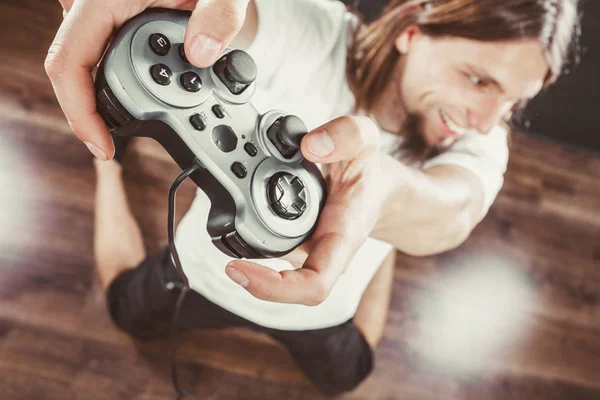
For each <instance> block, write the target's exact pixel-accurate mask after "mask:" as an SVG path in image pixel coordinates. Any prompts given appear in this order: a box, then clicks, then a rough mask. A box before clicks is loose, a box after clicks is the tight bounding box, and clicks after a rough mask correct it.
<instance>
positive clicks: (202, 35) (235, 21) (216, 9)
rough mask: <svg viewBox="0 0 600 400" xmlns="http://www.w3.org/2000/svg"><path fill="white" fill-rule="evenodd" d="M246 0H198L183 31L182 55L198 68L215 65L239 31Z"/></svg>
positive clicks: (246, 3)
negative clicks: (183, 45) (185, 29)
mask: <svg viewBox="0 0 600 400" xmlns="http://www.w3.org/2000/svg"><path fill="white" fill-rule="evenodd" d="M248 2H249V0H199V1H198V3H196V8H195V9H194V11H193V12H192V15H191V17H190V20H189V23H188V27H187V31H186V33H185V39H184V42H185V54H186V57H187V58H188V60H190V62H191V63H192V64H194V65H196V66H197V67H200V68H206V67H209V66H211V65H212V64H214V62H215V61H216V60H217V57H219V56H220V55H221V53H222V52H223V51H224V50H225V49H226V48H227V46H228V45H229V43H230V42H231V41H232V40H233V38H234V37H235V35H237V33H238V32H239V30H240V29H241V28H242V25H243V24H244V20H245V19H246V9H247V8H248Z"/></svg>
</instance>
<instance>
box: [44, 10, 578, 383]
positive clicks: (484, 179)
mask: <svg viewBox="0 0 600 400" xmlns="http://www.w3.org/2000/svg"><path fill="white" fill-rule="evenodd" d="M62 4H63V6H64V8H65V10H66V11H67V15H66V19H65V21H64V23H63V25H62V26H61V28H60V30H59V32H58V34H57V38H56V39H55V42H54V44H53V46H52V47H51V49H50V53H49V56H48V58H47V63H46V67H47V71H48V74H49V76H50V77H51V80H52V82H53V85H54V87H55V90H56V93H57V96H58V98H59V101H60V103H61V106H62V107H63V109H64V111H65V114H66V115H67V119H68V120H69V122H70V124H71V127H72V128H73V130H74V131H75V133H76V134H77V135H78V136H79V137H80V138H81V139H82V140H83V141H85V142H86V144H87V145H88V147H89V148H90V150H91V151H92V152H93V153H94V155H96V157H97V158H98V159H101V160H106V159H108V158H110V157H108V156H107V155H108V154H112V153H113V147H112V144H111V141H110V136H109V135H108V133H107V132H106V129H105V128H104V125H103V123H102V120H101V119H100V117H99V116H98V115H97V114H96V113H95V105H94V101H93V92H92V84H91V77H90V75H89V69H90V67H92V66H93V65H95V63H97V61H98V60H99V58H100V56H101V54H102V52H103V50H104V43H98V40H97V39H98V37H104V38H108V36H109V35H110V33H111V32H112V30H113V28H114V27H115V26H119V25H120V24H122V22H124V21H125V20H126V19H128V18H130V17H132V16H134V15H136V14H137V13H139V12H141V11H142V10H143V9H144V8H146V7H147V6H148V5H149V4H152V5H153V6H169V7H176V8H182V9H193V10H194V11H193V14H192V17H191V19H190V24H189V26H188V30H187V33H186V39H185V50H186V54H187V56H188V58H189V59H190V60H191V61H192V62H193V63H195V64H196V65H198V66H207V65H210V64H211V63H212V62H213V61H214V60H215V58H216V57H218V55H219V54H220V53H221V52H222V51H223V49H224V48H225V46H226V45H227V44H228V43H229V42H230V41H231V40H233V42H232V43H233V45H234V46H235V47H238V48H243V49H246V50H247V51H248V52H249V53H250V54H251V55H252V56H253V57H254V59H255V61H256V63H257V66H258V72H259V75H258V80H257V82H258V85H259V90H258V91H257V93H256V95H255V96H254V98H253V104H254V105H255V106H256V107H257V108H258V109H259V111H262V112H264V111H266V110H268V109H272V108H280V109H284V110H286V111H288V112H290V113H293V114H295V115H298V116H299V117H301V118H302V119H303V120H304V121H305V122H306V123H307V125H308V127H309V129H312V131H311V132H310V133H309V134H308V135H307V136H306V137H305V138H304V139H303V141H302V147H301V150H302V153H303V155H304V156H305V157H306V158H307V159H309V160H310V161H313V162H316V163H319V164H322V165H323V166H324V171H325V172H326V173H327V180H328V200H327V204H326V206H325V209H324V210H323V213H322V216H321V218H320V220H319V223H318V226H317V229H316V231H315V233H314V234H313V236H312V238H311V239H310V240H308V241H307V242H306V243H304V244H303V245H302V246H300V247H299V248H298V249H297V250H295V251H294V252H292V253H290V254H289V255H288V256H286V257H284V258H283V259H271V260H243V261H242V260H231V258H229V257H227V256H225V255H224V254H222V253H220V252H219V251H218V250H217V249H216V248H214V247H213V246H212V244H211V243H210V238H209V237H208V234H207V232H206V229H205V226H206V218H207V214H208V210H209V208H210V204H209V202H208V199H207V197H206V196H205V195H204V193H202V192H201V191H199V192H198V194H197V197H196V199H195V201H194V204H193V205H192V207H191V209H190V210H189V212H188V214H187V215H186V216H185V218H184V219H183V220H182V222H181V223H180V226H179V228H178V231H177V238H176V244H177V248H178V250H179V253H180V259H181V261H182V265H183V268H184V270H185V272H186V275H187V276H188V278H189V280H190V285H191V287H192V289H193V290H194V291H193V292H192V293H191V295H190V298H189V299H188V300H187V302H186V303H185V306H184V307H183V310H182V322H181V324H182V325H183V326H184V327H185V328H187V329H206V328H225V327H232V326H246V327H250V328H253V329H257V330H260V331H263V332H265V333H267V334H269V335H270V336H272V337H273V338H275V339H276V340H278V341H280V342H281V343H282V344H283V345H284V346H285V347H286V348H287V349H288V350H289V351H290V353H291V354H292V356H293V357H294V358H295V359H296V361H297V362H298V364H299V366H300V368H301V369H302V370H303V371H304V372H305V374H306V375H307V377H308V378H309V379H310V380H311V381H312V382H313V383H314V384H315V385H316V386H317V387H318V388H319V389H320V390H321V391H323V392H326V393H339V392H342V391H345V390H351V389H352V388H354V387H355V386H356V385H357V384H358V383H360V382H361V381H362V380H363V379H364V378H365V377H366V376H367V375H368V374H369V372H370V371H371V369H372V351H373V349H374V348H375V346H376V345H377V343H378V341H379V340H380V338H381V336H382V333H383V327H384V326H385V322H386V317H387V308H388V304H389V297H390V293H391V281H392V274H393V265H394V258H393V250H394V249H397V250H400V251H403V252H406V253H409V254H412V255H428V254H434V253H438V252H442V251H445V250H448V249H451V248H454V247H456V246H458V245H459V244H460V243H462V242H463V241H464V240H465V239H466V237H468V235H469V233H470V232H471V230H472V229H473V227H474V226H475V225H476V224H477V223H478V222H479V221H481V219H482V218H483V217H484V216H485V214H486V212H487V210H488V208H489V207H490V205H491V204H492V202H493V201H494V199H495V197H496V195H497V193H498V191H499V190H500V188H501V186H502V182H503V178H502V177H503V173H504V171H505V168H506V164H507V159H508V146H507V135H508V131H507V128H506V127H505V124H504V123H503V122H504V120H505V119H506V117H507V116H508V115H509V114H510V113H511V112H512V111H515V110H516V109H517V108H518V107H519V106H521V105H522V104H524V103H525V102H526V101H527V100H528V99H530V98H532V97H534V96H535V95H536V94H537V93H539V92H540V90H541V89H542V88H543V87H545V86H547V85H549V84H550V83H552V82H553V81H554V80H555V79H556V78H557V77H558V75H559V74H560V72H561V69H562V64H563V62H564V60H565V58H566V54H567V51H568V46H569V42H570V41H571V36H572V32H573V28H574V24H575V21H576V11H575V10H576V7H575V3H574V1H572V0H512V1H510V2H504V1H498V0H432V1H429V2H427V1H422V0H394V1H391V3H390V4H389V6H388V7H387V8H386V10H385V11H384V13H383V15H382V16H381V18H379V19H378V20H377V21H375V22H374V23H373V24H371V25H369V26H362V25H360V23H358V22H357V19H356V18H354V16H353V15H352V14H350V13H348V12H347V11H346V9H345V7H344V6H343V5H342V4H341V3H338V2H333V1H325V0H305V1H302V0H255V1H250V2H249V3H248V2H247V1H246V0H238V1H234V0H230V1H226V0H222V1H218V0H213V1H198V2H196V1H175V2H173V1H163V2H161V1H156V2H152V3H150V2H149V1H142V0H131V1H128V2H122V1H120V2H119V1H116V0H114V1H113V0H111V1H107V2H100V1H93V0H79V1H76V2H75V3H74V4H72V3H71V2H69V1H67V0H64V1H62ZM220 15H221V16H224V17H223V20H224V21H233V23H230V24H223V25H221V24H220V23H219V21H220V20H219V18H218V16H220ZM236 33H237V35H236ZM234 36H235V39H234ZM82 100H83V101H82ZM351 115H353V116H351ZM92 143H94V144H92ZM95 165H96V169H97V172H98V191H97V204H96V232H95V233H96V235H95V250H96V261H97V268H98V272H99V275H100V279H101V281H102V283H103V286H104V288H105V289H106V290H107V292H108V294H107V298H108V303H109V308H110V311H111V315H112V316H113V318H114V319H115V322H116V323H117V324H118V325H119V326H120V327H121V328H123V329H125V330H127V331H128V332H130V333H131V334H134V335H136V336H139V337H158V336H163V335H166V334H167V333H168V324H169V322H170V317H171V313H172V310H173V306H174V302H175V299H176V297H177V290H169V288H171V287H173V286H175V287H176V286H177V285H173V283H177V281H178V277H177V274H176V271H175V270H174V268H173V266H172V264H171V262H170V256H169V253H168V251H167V250H166V249H165V251H163V252H161V253H159V254H157V255H153V256H150V257H146V254H145V250H144V246H143V243H142V237H141V234H140V232H139V228H138V227H137V225H136V223H135V220H134V219H133V217H132V215H131V212H130V211H129V209H128V207H127V203H126V198H125V195H124V191H123V187H122V181H121V178H120V165H119V164H118V163H116V162H114V161H110V162H104V163H103V162H100V161H97V162H96V163H95ZM136 266H137V267H136ZM307 306H312V307H307Z"/></svg>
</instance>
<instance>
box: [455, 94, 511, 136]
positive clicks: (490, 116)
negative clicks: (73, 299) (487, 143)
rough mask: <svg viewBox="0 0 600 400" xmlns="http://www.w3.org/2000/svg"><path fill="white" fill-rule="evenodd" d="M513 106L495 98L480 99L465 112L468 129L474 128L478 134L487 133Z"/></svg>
mask: <svg viewBox="0 0 600 400" xmlns="http://www.w3.org/2000/svg"><path fill="white" fill-rule="evenodd" d="M513 104H514V103H513V102H509V101H505V100H502V99H500V98H495V97H493V98H487V99H480V101H479V102H477V104H472V106H471V107H470V108H469V110H467V118H468V119H467V121H468V123H469V125H468V126H469V128H475V129H477V131H478V132H480V133H488V132H489V131H491V130H492V128H493V127H494V126H496V125H497V124H498V123H499V122H500V119H501V118H502V117H503V116H504V115H506V113H507V112H508V111H509V110H510V108H511V107H512V105H513Z"/></svg>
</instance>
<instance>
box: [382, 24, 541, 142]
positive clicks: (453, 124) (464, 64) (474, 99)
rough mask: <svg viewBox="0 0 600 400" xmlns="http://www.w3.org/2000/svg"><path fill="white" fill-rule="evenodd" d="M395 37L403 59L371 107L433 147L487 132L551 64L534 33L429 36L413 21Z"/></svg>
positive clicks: (536, 87)
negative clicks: (497, 37) (515, 37)
mask: <svg viewBox="0 0 600 400" xmlns="http://www.w3.org/2000/svg"><path fill="white" fill-rule="evenodd" d="M395 44H396V48H397V49H398V51H399V52H400V53H401V57H400V61H399V62H398V64H397V65H396V70H395V72H394V79H393V80H391V81H390V83H389V84H388V86H387V87H386V90H385V95H384V96H382V98H381V101H380V102H379V103H378V104H377V105H376V109H375V110H374V115H375V117H376V118H377V119H378V122H379V123H380V125H381V126H382V127H383V128H384V129H386V130H389V131H393V132H398V133H400V134H408V135H409V136H410V135H411V134H412V135H413V136H414V135H417V134H418V136H419V140H420V141H422V144H423V145H424V146H427V147H429V148H438V149H441V148H444V147H447V146H448V145H450V144H451V143H452V142H453V141H454V140H456V139H457V138H458V137H460V136H461V135H463V134H465V133H466V132H467V131H477V132H479V133H481V134H486V133H488V132H489V131H490V130H491V129H492V128H493V127H494V126H496V125H497V124H499V123H500V122H501V120H502V118H503V117H504V116H505V115H506V114H507V113H508V112H509V111H510V110H511V109H512V108H513V107H514V105H515V104H517V103H518V102H520V101H522V100H527V99H530V98H532V97H534V96H535V95H536V94H537V93H538V92H539V91H540V90H541V89H542V87H543V84H544V78H545V76H546V74H547V72H548V68H549V67H548V63H547V61H546V58H545V56H544V54H543V52H542V49H541V47H540V45H539V43H538V42H537V41H535V40H520V41H506V42H483V41H475V40H469V39H463V38H456V37H443V38H432V37H430V36H427V35H424V34H422V33H421V32H420V31H419V30H418V28H416V27H411V28H409V29H407V30H406V31H405V32H404V33H403V34H402V35H401V36H399V37H398V38H397V39H396V42H395ZM407 129H409V130H411V129H412V130H416V131H417V132H403V131H406V130H407Z"/></svg>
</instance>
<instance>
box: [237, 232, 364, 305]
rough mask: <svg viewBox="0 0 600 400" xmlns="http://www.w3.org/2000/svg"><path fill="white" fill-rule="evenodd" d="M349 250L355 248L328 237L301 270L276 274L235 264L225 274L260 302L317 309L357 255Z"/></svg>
mask: <svg viewBox="0 0 600 400" xmlns="http://www.w3.org/2000/svg"><path fill="white" fill-rule="evenodd" d="M349 247H352V248H353V247H354V246H348V241H347V240H346V238H344V237H343V236H341V235H337V234H328V235H324V236H323V237H321V238H320V240H319V242H318V243H317V244H316V246H315V247H314V249H313V251H312V252H311V253H310V255H309V256H308V258H307V259H306V261H305V263H304V266H303V267H302V268H300V269H296V270H287V271H281V272H277V271H274V270H273V269H271V268H267V267H264V266H262V265H260V264H257V263H254V262H250V261H241V260H235V261H232V262H230V263H229V264H228V266H227V269H226V272H227V275H228V276H229V277H230V278H231V279H233V280H234V281H236V282H237V283H239V284H241V285H242V286H244V287H245V289H246V290H247V291H248V292H249V293H250V294H252V295H253V296H255V297H256V298H258V299H261V300H265V301H273V302H278V303H294V304H304V305H307V306H315V305H319V304H321V303H322V302H323V301H325V299H326V298H327V296H328V295H329V293H330V292H331V289H332V288H333V285H334V284H335V282H336V281H337V279H338V278H339V277H340V275H341V274H342V272H343V271H344V268H345V266H346V265H347V264H348V262H349V260H350V257H351V254H354V253H353V250H350V248H349ZM351 251H352V253H350V252H351ZM240 273H241V274H242V275H240ZM239 278H241V279H239Z"/></svg>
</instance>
